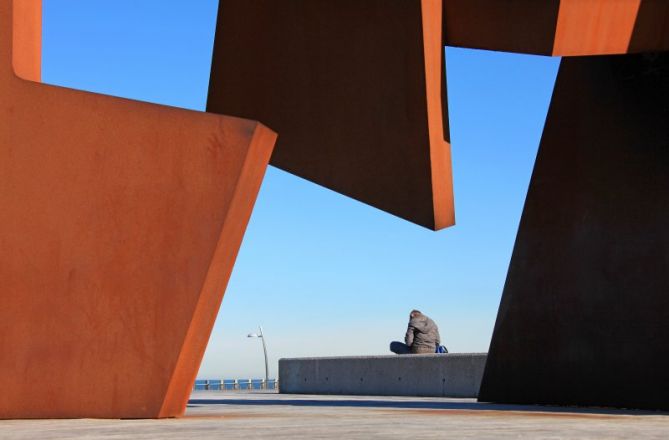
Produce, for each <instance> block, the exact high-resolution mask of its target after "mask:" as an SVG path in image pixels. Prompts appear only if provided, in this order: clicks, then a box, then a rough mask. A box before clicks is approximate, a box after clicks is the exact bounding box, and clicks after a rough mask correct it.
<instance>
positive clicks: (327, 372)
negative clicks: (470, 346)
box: [279, 353, 487, 397]
mask: <svg viewBox="0 0 669 440" xmlns="http://www.w3.org/2000/svg"><path fill="white" fill-rule="evenodd" d="M486 358H487V354H486V353H462V354H459V353H449V354H421V355H402V356H398V355H390V356H351V357H321V358H295V359H280V360H279V392H281V393H286V394H348V395H376V396H433V397H477V396H478V392H479V387H480V386H481V379H482V377H483V370H484V368H485V362H486Z"/></svg>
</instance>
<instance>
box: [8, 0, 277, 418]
mask: <svg viewBox="0 0 669 440" xmlns="http://www.w3.org/2000/svg"><path fill="white" fill-rule="evenodd" d="M12 3H13V4H14V6H15V8H14V10H13V11H12ZM40 17H41V11H40V2H39V1H34V0H16V1H14V2H12V1H8V0H3V1H2V2H0V98H1V99H0V303H1V306H0V353H2V355H1V356H0V390H2V392H0V418H55V417H111V418H119V417H127V418H138V417H169V416H176V415H179V414H181V413H182V412H183V411H184V409H185V405H186V402H187V400H188V396H189V394H190V391H191V387H192V383H193V381H194V379H195V375H196V373H197V370H198V367H199V364H200V361H201V359H202V356H203V353H204V350H205V346H206V343H207V340H208V338H209V334H210V332H211V329H212V326H213V324H214V319H215V317H216V315H217V311H218V307H219V305H220V303H221V299H222V297H223V292H224V290H225V286H226V283H227V280H228V277H229V275H230V272H231V270H232V266H233V263H234V260H235V257H236V254H237V250H238V248H239V246H240V243H241V240H242V235H243V233H244V229H245V227H246V224H247V221H248V219H249V216H250V213H251V209H252V207H253V203H254V201H255V197H256V194H257V192H258V189H259V186H260V183H261V180H262V178H263V175H264V172H265V168H266V166H267V162H268V160H269V157H270V154H271V151H272V147H273V143H274V140H275V135H274V133H273V132H271V131H270V130H268V129H267V128H265V127H263V126H262V125H260V124H258V123H257V122H253V121H247V120H242V119H236V118H231V117H223V116H217V115H211V114H204V113H196V112H191V111H186V110H179V109H174V108H168V107H162V106H157V105H151V104H146V103H141V102H133V101H129V100H124V99H117V98H111V97H105V96H100V95H95V94H90V93H83V92H77V91H72V90H66V89H62V88H58V87H52V86H46V85H41V84H37V83H35V82H31V81H27V80H25V79H20V78H18V77H17V76H16V75H15V73H14V71H13V70H12V53H14V55H15V56H14V58H13V64H14V70H15V72H16V73H18V74H19V75H21V76H23V77H24V78H27V79H32V80H38V79H39V70H40V67H39V66H40V62H39V60H40V46H39V43H40V26H41V20H40ZM12 39H13V42H14V50H13V49H12Z"/></svg>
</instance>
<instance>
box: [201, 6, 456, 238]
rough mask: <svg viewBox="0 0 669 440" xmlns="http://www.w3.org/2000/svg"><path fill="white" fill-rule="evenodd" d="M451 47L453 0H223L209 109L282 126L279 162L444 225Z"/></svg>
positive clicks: (449, 194)
mask: <svg viewBox="0 0 669 440" xmlns="http://www.w3.org/2000/svg"><path fill="white" fill-rule="evenodd" d="M249 52H251V53H254V54H255V55H254V56H252V57H251V56H248V54H249ZM443 57H444V50H443V41H442V0H406V1H404V0H403V1H397V0H393V1H388V0H364V1H360V0H322V1H313V0H291V1H286V0H221V1H220V3H219V16H218V23H217V29H216V41H215V44H214V58H213V66H212V74H211V83H210V88H209V99H208V104H207V111H210V112H214V113H227V114H235V115H240V116H243V117H249V118H253V119H258V120H261V121H263V122H264V123H266V124H267V125H268V126H270V127H272V128H273V129H275V130H277V131H278V132H279V133H280V134H281V137H280V139H279V142H278V143H277V146H276V148H275V151H274V154H273V156H272V160H271V163H272V165H275V166H277V167H279V168H281V169H283V170H286V171H289V172H291V173H294V174H296V175H298V176H300V177H303V178H305V179H308V180H310V181H312V182H315V183H318V184H320V185H323V186H325V187H327V188H330V189H332V190H334V191H337V192H339V193H342V194H344V195H347V196H349V197H352V198H354V199H357V200H360V201H362V202H364V203H367V204H369V205H372V206H374V207H376V208H379V209H382V210H384V211H387V212H390V213H392V214H394V215H397V216H399V217H402V218H404V219H407V220H409V221H412V222H414V223H417V224H420V225H422V226H425V227H427V228H431V229H440V228H444V227H447V226H450V225H452V224H454V222H455V218H454V208H453V187H452V175H451V154H450V143H449V142H448V139H449V133H448V123H447V117H446V112H447V107H446V105H445V99H444V98H445V95H446V85H445V75H444V58H443Z"/></svg>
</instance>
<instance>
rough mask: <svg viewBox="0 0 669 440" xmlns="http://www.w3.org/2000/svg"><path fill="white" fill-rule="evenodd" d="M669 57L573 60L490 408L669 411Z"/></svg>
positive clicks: (534, 196)
mask: <svg viewBox="0 0 669 440" xmlns="http://www.w3.org/2000/svg"><path fill="white" fill-rule="evenodd" d="M667 103H669V53H667V52H664V53H654V54H647V55H629V56H609V57H586V58H563V60H562V65H561V67H560V71H559V74H558V79H557V84H556V88H555V91H554V95H553V100H552V103H551V107H550V111H549V114H548V119H547V123H546V128H545V132H544V134H543V138H542V141H541V147H540V150H539V155H538V158H537V162H536V165H535V169H534V173H533V176H532V181H531V185H530V189H529V192H528V195H527V200H526V203H525V209H524V212H523V216H522V221H521V224H520V230H519V233H518V237H517V239H516V245H515V248H514V251H513V257H512V260H511V265H510V269H509V273H508V277H507V281H506V285H505V288H504V294H503V297H502V302H501V306H500V310H499V314H498V317H497V323H496V325H495V330H494V335H493V339H492V344H491V347H490V353H489V357H488V363H487V366H486V371H485V375H484V379H483V384H482V387H481V392H480V397H479V399H480V400H482V401H493V402H506V403H532V404H539V403H542V404H559V405H595V406H616V407H630V408H649V409H665V410H667V409H669V399H668V398H667V390H669V375H667V371H669V351H667V346H669V294H668V292H669V257H668V256H669V229H667V225H668V224H669V124H668V123H667V122H668V121H669V105H668V104H667Z"/></svg>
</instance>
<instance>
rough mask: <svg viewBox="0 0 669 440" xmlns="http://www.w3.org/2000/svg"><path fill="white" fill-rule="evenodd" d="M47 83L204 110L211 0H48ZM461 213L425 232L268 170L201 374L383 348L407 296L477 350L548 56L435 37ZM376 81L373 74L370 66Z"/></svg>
mask: <svg viewBox="0 0 669 440" xmlns="http://www.w3.org/2000/svg"><path fill="white" fill-rule="evenodd" d="M43 1H44V52H43V60H44V61H43V80H44V82H47V83H50V84H57V85H62V86H66V87H71V88H76V89H83V90H89V91H94V92H98V93H104V94H109V95H115V96H123V97H127V98H133V99H138V100H143V101H150V102H155V103H160V104H166V105H172V106H177V107H185V108H190V109H194V110H203V109H204V107H205V103H206V95H207V86H208V79H209V68H210V65H211V50H212V44H213V38H214V27H215V22H216V8H217V3H218V2H217V0H197V1H185V0H142V1H137V0H114V1H109V0H87V1H78V0H43ZM446 59H447V71H448V86H449V90H448V93H449V99H450V102H449V110H450V120H451V141H452V144H453V145H452V149H453V167H454V185H455V201H456V217H457V225H456V226H455V227H453V228H449V229H446V230H443V231H440V232H431V231H428V230H426V229H423V228H421V227H419V226H416V225H413V224H411V223H408V222H406V221H403V220H400V219H398V218H395V217H393V216H391V215H389V214H386V213H383V212H381V211H378V210H376V209H374V208H371V207H369V206H366V205H363V204H361V203H359V202H356V201H354V200H351V199H348V198H346V197H344V196H341V195H339V194H336V193H334V192H332V191H329V190H326V189H324V188H321V187H319V186H316V185H314V184H312V183H309V182H307V181H305V180H302V179H300V178H298V177H295V176H293V175H290V174H288V173H285V172H283V171H280V170H278V169H276V168H273V167H270V168H269V169H268V172H267V175H266V178H265V181H264V183H263V186H262V189H261V191H260V195H259V197H258V201H257V203H256V206H255V211H254V213H253V216H252V218H251V222H250V224H249V226H248V230H247V233H246V236H245V238H244V243H243V245H242V248H241V251H240V253H239V258H238V260H237V264H236V266H235V269H234V272H233V274H232V278H231V280H230V284H229V286H228V289H227V292H226V295H225V299H224V300H223V307H222V309H221V311H220V312H219V315H218V320H217V322H216V326H215V328H214V331H213V334H212V337H211V340H210V343H209V347H208V349H207V352H206V354H205V358H204V361H203V364H202V368H201V370H200V375H199V376H200V377H202V378H222V377H225V378H241V377H251V376H253V377H262V376H263V375H264V365H263V358H262V349H261V346H260V342H259V340H257V339H248V338H247V337H246V335H247V334H248V333H249V332H252V331H256V328H257V326H258V325H259V324H260V325H262V326H263V328H264V330H265V333H266V341H267V344H268V350H269V355H270V374H271V376H275V375H276V374H277V372H276V369H277V360H278V359H279V358H280V357H293V356H328V355H364V354H386V353H387V352H388V343H389V342H390V341H391V340H393V339H396V340H401V338H402V337H403V336H404V331H405V329H406V323H407V317H408V313H409V311H410V310H411V309H413V308H418V309H420V310H422V311H423V312H425V313H426V314H428V315H429V316H431V317H432V318H433V319H434V320H435V321H436V322H437V324H438V325H439V327H440V331H441V335H442V339H443V341H444V342H445V343H446V345H447V347H448V348H449V350H450V351H452V352H454V351H455V352H473V351H487V350H488V345H489V343H490V337H491V335H492V328H493V326H494V323H495V317H496V313H497V307H498V305H499V300H500V298H501V294H502V289H503V286H504V280H505V276H506V271H507V268H508V265H509V259H510V257H511V251H512V249H513V243H514V239H515V235H516V231H517V228H518V222H519V220H520V215H521V212H522V206H523V202H524V199H525V195H526V192H527V187H528V183H529V178H530V175H531V172H532V166H533V163H534V159H535V156H536V152H537V148H538V145H539V140H540V137H541V131H542V129H543V124H544V119H545V116H546V111H547V109H548V103H549V101H550V96H551V93H552V88H553V83H554V81H555V76H556V74H557V68H558V65H559V59H558V58H548V57H537V56H527V55H514V54H504V53H495V52H487V51H476V50H464V49H456V48H447V49H446ZM379 80H380V81H382V80H383V79H382V78H379Z"/></svg>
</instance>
